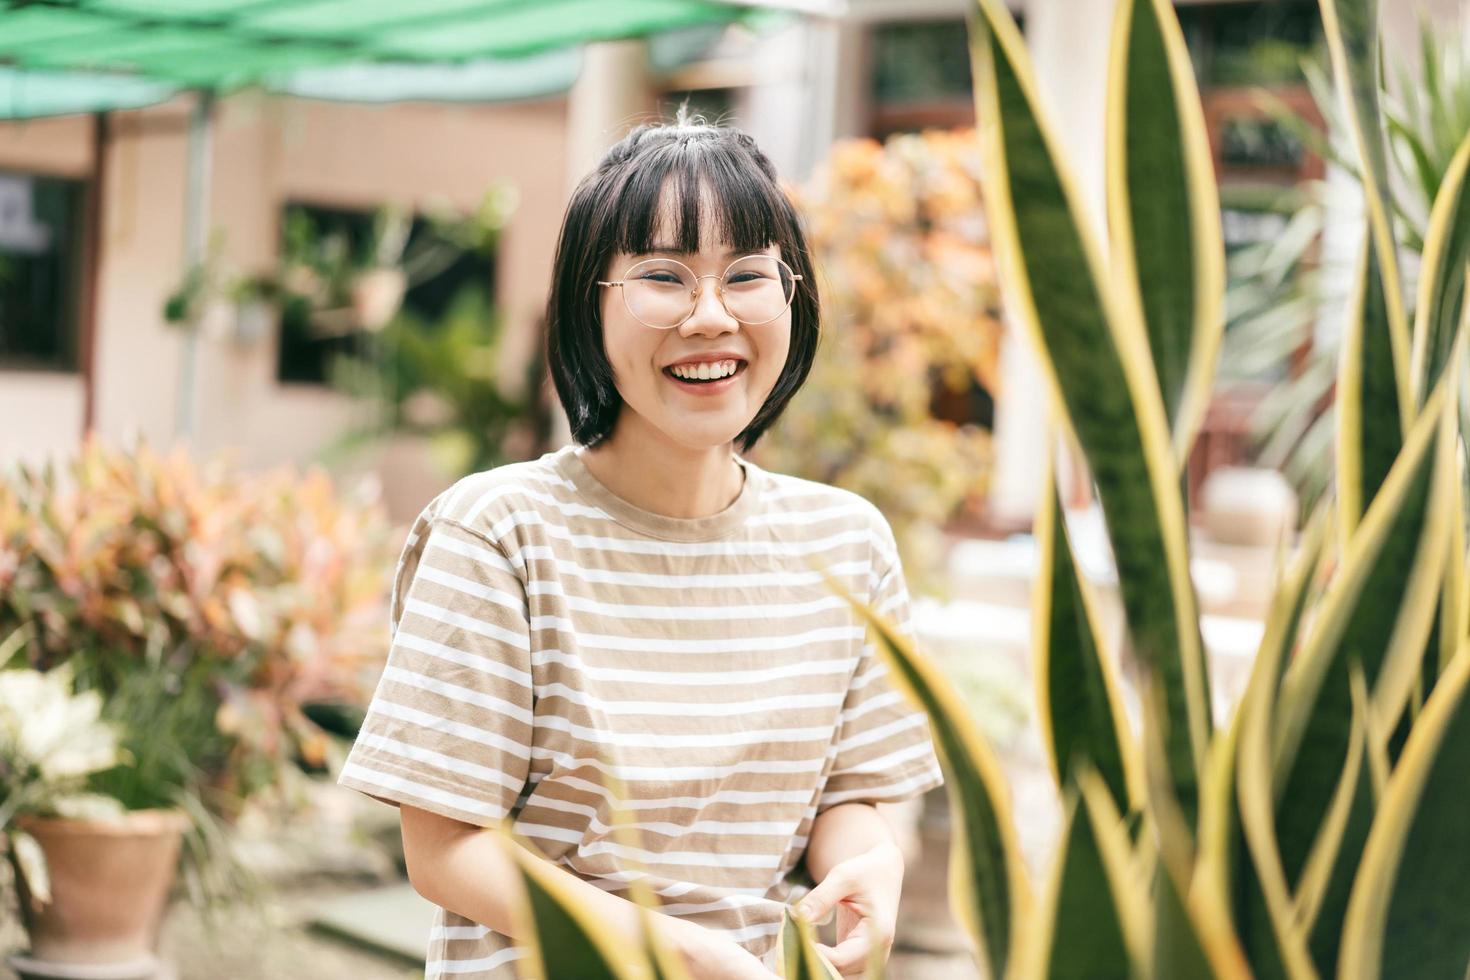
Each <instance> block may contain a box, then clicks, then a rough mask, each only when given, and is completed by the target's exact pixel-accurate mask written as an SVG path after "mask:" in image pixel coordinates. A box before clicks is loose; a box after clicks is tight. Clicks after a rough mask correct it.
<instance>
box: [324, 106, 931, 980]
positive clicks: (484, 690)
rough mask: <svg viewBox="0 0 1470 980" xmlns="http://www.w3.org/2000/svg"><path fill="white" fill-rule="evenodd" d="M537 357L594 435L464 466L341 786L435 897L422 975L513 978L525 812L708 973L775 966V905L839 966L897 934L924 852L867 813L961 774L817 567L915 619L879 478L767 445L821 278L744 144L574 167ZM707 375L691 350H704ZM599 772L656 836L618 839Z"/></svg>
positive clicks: (661, 137)
mask: <svg viewBox="0 0 1470 980" xmlns="http://www.w3.org/2000/svg"><path fill="white" fill-rule="evenodd" d="M548 323H549V335H548V341H547V361H548V364H549V365H550V368H551V371H552V377H553V379H554V381H555V384H556V390H557V393H558V395H559V396H560V398H561V402H562V405H563V406H564V407H565V409H566V412H567V417H568V418H569V420H570V423H571V428H572V435H573V438H574V440H575V444H573V445H570V446H566V447H564V448H562V449H559V450H556V451H554V452H549V453H547V454H545V455H543V456H542V457H540V458H539V459H536V460H532V461H527V462H522V463H515V464H511V465H506V466H500V467H496V468H494V469H491V470H487V471H484V472H480V473H475V474H471V475H470V476H467V477H464V478H463V479H461V480H459V481H458V482H457V483H455V484H454V485H453V486H452V487H450V488H449V489H447V490H445V491H444V492H443V493H441V494H440V495H439V496H438V497H436V498H435V499H434V500H433V501H432V502H431V503H429V505H428V506H427V507H425V509H424V511H423V513H422V514H420V515H419V517H418V519H417V521H416V522H415V523H414V526H413V528H412V531H411V533H410V535H409V538H408V542H407V544H406V545H405V546H404V549H403V553H402V557H401V558H400V560H399V563H398V569H397V573H396V584H395V587H394V593H393V603H392V612H391V619H392V623H393V628H394V634H393V642H392V646H391V651H390V653H389V656H388V663H387V666H386V668H385V669H384V671H383V676H382V680H381V681H380V683H379V685H378V688H377V692H376V694H375V695H374V697H373V700H372V703H371V705H370V706H369V710H368V713H367V718H366V721H365V722H364V724H363V727H362V732H361V734H360V735H359V736H358V738H357V741H356V743H355V745H354V746H353V749H352V752H351V754H350V756H349V758H348V760H347V763H346V765H345V767H344V769H343V772H342V776H341V782H342V784H343V785H345V786H349V787H352V788H354V789H357V790H361V791H362V792H364V793H367V794H369V795H371V796H374V797H377V798H379V799H382V800H385V801H387V802H390V803H393V804H396V805H398V806H399V807H400V809H401V818H402V827H403V841H404V851H405V856H406V859H407V863H408V870H409V877H410V879H411V880H412V882H413V885H414V887H415V888H416V889H417V890H418V891H419V892H420V893H421V894H422V895H424V896H425V897H426V898H428V899H429V900H430V901H432V902H434V903H435V904H436V905H437V906H438V907H439V912H438V915H437V919H436V923H435V926H434V930H433V934H432V936H431V938H430V942H429V953H428V970H427V976H429V977H454V978H462V977H473V978H481V977H497V978H498V977H514V976H516V963H515V961H516V960H517V959H518V958H519V957H520V956H521V955H522V954H523V952H524V950H523V949H522V948H521V947H519V946H517V945H516V944H515V938H514V930H515V925H514V923H513V920H512V917H511V911H510V905H509V904H508V901H509V897H510V896H511V895H512V894H513V892H512V886H511V883H512V881H513V879H514V878H515V875H516V871H515V869H514V867H513V866H511V865H510V864H509V863H508V861H507V860H506V859H505V858H504V856H503V855H501V854H500V853H499V852H498V851H497V849H496V847H495V842H494V841H492V840H490V839H488V837H487V836H486V835H484V834H481V833H478V832H477V831H478V830H479V829H480V828H483V827H486V826H490V825H493V824H497V823H499V822H501V821H502V820H506V821H509V822H511V824H512V825H513V828H514V830H515V831H516V832H517V833H518V834H520V835H522V836H524V837H525V838H527V839H528V840H530V841H532V842H533V843H534V844H535V845H536V847H537V849H538V850H539V851H540V852H541V855H542V856H544V857H545V858H546V859H547V860H549V861H550V862H551V863H552V864H553V865H554V866H555V867H556V868H557V869H560V870H561V871H563V872H565V873H566V875H567V882H568V885H569V887H572V888H573V889H574V890H575V891H576V892H577V894H579V895H580V896H581V898H582V900H583V901H584V902H585V903H586V905H587V906H588V907H589V908H592V909H593V910H594V911H595V913H596V915H597V916H598V917H599V918H601V919H602V920H603V921H606V922H608V923H611V924H612V925H613V926H614V927H615V928H617V929H620V930H621V931H623V932H624V933H625V934H627V935H629V936H635V935H637V931H638V925H637V921H638V920H637V918H636V915H637V910H636V907H635V906H634V905H633V904H632V903H631V901H630V900H629V899H627V898H626V897H624V896H625V892H626V889H627V883H628V882H629V881H630V880H631V879H633V878H638V877H641V878H642V879H643V880H644V881H645V882H646V883H647V884H648V885H649V886H650V888H651V890H652V891H653V893H654V894H655V895H656V896H657V898H658V901H659V902H660V905H661V907H660V911H661V912H663V913H665V915H661V916H658V917H657V919H656V921H657V922H658V923H659V928H660V929H662V930H663V931H664V934H665V935H666V936H667V937H668V939H669V941H670V942H671V943H672V944H673V945H674V947H675V948H677V949H678V950H679V951H680V952H681V953H682V954H683V957H684V959H685V961H686V962H687V963H688V965H689V968H690V970H691V972H692V973H693V975H694V976H696V977H700V978H706V977H710V978H713V977H721V978H758V977H770V976H772V972H771V970H770V967H771V966H772V965H773V956H772V954H773V952H774V948H775V944H776V938H777V931H778V929H779V927H780V924H781V921H782V905H783V903H786V902H788V901H792V900H794V899H796V898H799V897H801V896H802V895H804V894H805V892H806V891H807V890H808V888H809V887H810V886H811V885H812V884H813V883H815V887H814V888H810V894H805V900H804V901H803V903H802V904H803V906H808V907H809V909H810V912H811V913H812V917H813V919H814V920H816V921H823V920H824V919H825V917H826V914H827V913H828V912H829V911H831V910H832V909H834V908H835V909H836V910H837V940H838V941H837V945H836V946H835V947H833V948H828V949H827V950H826V952H828V954H829V956H830V958H831V959H832V961H833V963H834V965H836V966H837V967H838V969H839V970H842V971H843V972H844V973H848V974H852V975H857V974H858V973H860V972H861V969H862V965H863V961H864V958H865V956H866V954H867V952H868V950H869V948H870V945H871V944H877V945H879V946H881V947H882V948H883V950H884V953H885V954H886V952H887V950H888V947H889V946H890V945H891V943H892V940H893V930H894V919H895V916H896V913H897V904H898V896H899V887H900V884H901V882H902V879H903V870H904V869H903V857H902V853H901V851H900V849H899V847H898V845H897V843H896V841H895V839H894V836H893V833H892V831H891V830H890V829H889V826H888V825H887V823H886V822H885V819H884V817H883V815H882V814H880V813H879V812H878V811H877V810H876V808H875V806H874V804H875V803H878V802H884V801H898V800H904V799H909V798H912V797H915V796H918V795H919V794H921V793H923V792H925V791H927V790H929V789H932V788H934V787H936V786H938V785H940V784H941V783H942V781H943V779H942V776H941V774H940V769H939V765H938V761H937V759H936V757H935V754H934V749H933V745H932V743H931V741H930V732H929V728H928V723H927V719H926V718H925V716H924V715H923V714H921V713H919V712H917V711H915V710H914V709H912V708H911V707H910V706H909V705H908V703H907V702H906V700H905V699H904V697H903V696H902V695H901V694H900V692H899V690H898V689H897V687H896V686H895V685H894V682H893V680H892V677H891V676H890V675H889V674H888V672H887V669H886V667H885V665H884V664H883V662H882V660H881V659H880V658H879V657H878V655H877V653H876V651H875V649H874V648H873V646H872V644H871V643H869V642H867V638H868V632H867V630H866V629H865V628H864V624H863V622H862V621H861V620H860V619H858V618H857V617H856V616H855V615H854V613H853V612H852V610H851V608H850V607H849V606H848V605H847V604H846V601H845V600H844V599H842V598H841V597H839V596H837V595H834V594H833V593H832V592H831V590H830V589H829V588H828V587H827V586H826V584H825V583H824V582H823V581H822V580H821V578H820V577H819V576H818V575H816V574H814V573H813V572H812V571H811V569H810V568H809V567H808V565H807V559H812V560H814V561H817V562H820V563H821V564H822V565H823V566H824V567H825V568H827V569H828V570H829V572H830V573H831V574H833V575H834V576H836V577H838V578H839V579H840V580H842V581H843V582H844V583H845V585H846V586H847V588H848V589H849V590H851V591H852V592H853V593H854V594H855V595H858V596H860V597H862V598H863V599H864V600H866V601H868V602H869V603H870V604H872V605H873V606H875V607H876V608H877V609H878V610H879V611H881V612H883V613H884V614H886V615H888V616H890V617H892V618H893V619H894V620H895V621H896V622H898V624H899V625H900V627H901V628H902V629H903V630H904V631H905V632H906V633H909V634H910V635H912V634H911V627H910V625H909V619H908V616H909V607H908V594H907V591H906V587H905V583H904V577H903V570H902V568H901V567H900V564H899V560H898V556H897V548H896V546H895V543H894V538H893V533H892V530H891V529H890V527H889V525H888V522H887V521H886V520H885V519H884V517H883V515H882V514H881V513H880V512H879V511H878V510H877V508H875V507H874V506H873V505H872V504H871V503H869V502H868V501H867V500H865V499H863V498H862V497H860V496H858V495H856V494H853V493H851V492H848V491H846V490H841V489H837V488H834V487H830V486H826V485H824V484H821V483H816V482H812V481H808V480H802V479H797V478H795V477H792V476H787V475H783V474H779V473H774V472H768V471H766V470H763V469H762V468H761V467H759V466H757V465H755V464H754V463H752V462H751V461H749V460H747V459H745V458H744V457H743V456H742V455H740V453H739V452H737V451H736V448H735V447H736V446H737V445H738V447H739V449H740V450H741V451H746V450H749V449H750V447H751V446H753V445H754V444H755V443H756V441H757V440H758V439H759V438H760V436H761V434H762V433H763V432H764V431H765V430H766V429H767V428H769V427H770V426H771V424H772V423H774V422H775V421H776V419H777V418H778V417H779V416H780V415H781V412H782V410H783V409H784V408H785V406H786V404H787V403H788V402H789V401H790V399H791V397H792V395H793V394H794V393H795V392H796V390H797V389H798V388H799V387H800V386H801V384H802V381H803V380H804V379H805V378H806V376H807V373H808V371H809V369H810V367H811V364H812V359H813V357H814V356H815V353H816V349H817V338H818V297H817V291H816V280H815V276H814V273H813V269H812V265H811V257H810V255H809V253H808V250H807V246H806V241H805V237H804V235H803V232H802V228H801V222H800V220H799V219H798V217H797V215H796V213H795V212H794V211H793V209H792V207H791V205H790V204H789V202H788V201H787V199H786V197H785V196H784V194H783V193H782V191H781V189H780V188H779V186H778V184H777V179H776V173H775V169H774V168H773V167H772V165H771V163H770V161H769V160H768V159H767V158H766V157H765V156H764V155H763V154H762V153H761V152H760V150H759V149H757V147H756V145H755V143H754V142H753V141H752V140H751V139H750V138H749V137H748V136H745V135H744V134H742V133H740V132H738V131H736V130H733V129H729V128H725V127H717V126H708V125H703V124H696V123H693V122H689V121H687V120H685V119H684V118H683V116H682V114H681V116H680V118H679V119H678V120H677V121H676V122H675V123H674V124H671V125H662V124H659V125H642V126H639V127H638V128H636V129H634V130H633V131H632V132H631V133H629V134H628V136H627V137H626V138H624V139H623V140H622V141H621V142H620V143H618V144H617V145H616V146H614V147H613V148H612V149H611V150H609V151H608V153H607V155H606V156H605V157H604V158H603V160H602V161H601V162H600V163H599V164H598V166H597V168H596V169H595V170H594V171H593V172H592V173H590V174H589V175H588V176H587V177H586V178H584V179H583V180H582V182H581V183H580V184H579V185H578V187H577V189H576V191H575V192H574V193H573V196H572V200H571V202H570V204H569V206H568V208H567V212H566V216H565V219H564V221H563V224H562V230H561V237H560V241H559V243H558V247H557V254H556V265H555V270H554V278H553V285H552V292H551V296H550V300H549V304H548ZM695 365H697V367H695ZM609 772H611V773H612V774H615V775H616V776H617V777H618V778H619V779H620V780H621V781H622V784H623V785H624V787H625V791H626V793H627V797H628V799H627V802H626V806H627V808H628V813H629V816H630V817H631V819H632V820H633V822H634V824H635V826H636V828H637V830H638V833H639V835H640V844H639V846H637V847H626V846H622V845H620V844H619V843H617V842H615V841H614V840H613V835H612V823H613V819H612V813H611V806H612V798H613V795H612V792H611V790H610V789H609V788H607V786H605V785H604V781H605V780H604V777H605V775H606V774H608V773H609Z"/></svg>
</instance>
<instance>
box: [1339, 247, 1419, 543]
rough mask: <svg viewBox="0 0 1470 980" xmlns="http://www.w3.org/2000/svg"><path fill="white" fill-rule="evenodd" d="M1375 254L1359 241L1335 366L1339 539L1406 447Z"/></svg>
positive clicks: (1404, 414) (1405, 413)
mask: <svg viewBox="0 0 1470 980" xmlns="http://www.w3.org/2000/svg"><path fill="white" fill-rule="evenodd" d="M1381 271H1382V270H1381V269H1380V267H1379V265H1378V261H1377V252H1376V251H1375V250H1374V249H1373V247H1372V245H1371V242H1370V241H1369V240H1367V239H1365V240H1364V241H1363V244H1362V247H1361V249H1360V250H1359V253H1358V266H1357V272H1356V274H1355V277H1354V279H1353V292H1352V296H1351V298H1350V300H1349V303H1348V317H1347V323H1346V324H1344V326H1343V333H1342V349H1341V351H1340V353H1339V358H1338V367H1337V393H1336V398H1335V402H1334V404H1335V407H1336V410H1337V434H1336V435H1337V501H1338V511H1339V515H1340V519H1341V522H1342V536H1343V540H1344V541H1346V540H1347V539H1349V538H1351V537H1352V534H1353V532H1354V530H1355V529H1356V528H1357V526H1358V522H1359V521H1360V520H1362V517H1363V511H1364V510H1365V509H1366V508H1367V506H1368V504H1369V503H1370V502H1371V501H1372V500H1373V498H1374V496H1375V495H1376V494H1377V493H1378V490H1379V488H1380V487H1381V486H1382V485H1383V481H1384V478H1385V477H1387V476H1388V471H1389V469H1390V468H1392V466H1393V462H1394V460H1395V459H1396V458H1397V457H1398V453H1399V450H1400V449H1401V448H1403V443H1404V420H1405V419H1406V418H1408V417H1409V416H1411V415H1412V411H1411V410H1410V408H1409V406H1408V405H1407V404H1406V403H1405V402H1404V401H1403V400H1402V399H1401V397H1400V393H1401V386H1400V384H1399V378H1398V371H1397V370H1396V369H1395V366H1394V358H1393V352H1392V344H1391V343H1390V339H1389V336H1390V329H1389V316H1388V307H1387V306H1386V302H1387V300H1386V297H1385V296H1384V292H1383V278H1382V275H1381Z"/></svg>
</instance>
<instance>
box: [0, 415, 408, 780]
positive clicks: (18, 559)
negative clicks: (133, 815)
mask: <svg viewBox="0 0 1470 980" xmlns="http://www.w3.org/2000/svg"><path fill="white" fill-rule="evenodd" d="M390 532H391V528H390V526H389V524H388V520H387V516H386V513H385V512H384V510H383V508H382V506H381V504H379V503H378V502H377V501H376V500H374V499H360V500H358V499H344V498H343V497H342V496H341V495H340V494H339V493H338V491H337V490H336V489H335V488H334V487H333V485H332V482H331V479H330V478H329V476H328V475H327V474H326V473H325V472H323V471H322V470H320V469H319V468H313V469H311V470H310V471H309V472H307V473H306V474H305V475H298V474H296V473H295V472H293V471H292V470H290V469H288V468H281V469H278V470H275V471H271V472H267V473H262V474H251V475H245V474H241V473H238V472H234V471H233V470H232V469H231V468H230V466H229V465H228V464H227V462H226V460H225V458H223V457H216V458H214V459H211V460H208V461H206V462H204V463H202V464H196V463H195V462H194V461H193V460H192V459H191V458H190V457H189V456H188V455H187V454H186V453H185V452H184V451H183V450H176V451H174V452H173V453H172V454H170V455H168V456H162V455H159V454H157V453H155V452H154V451H153V450H152V449H151V448H149V447H148V446H147V444H146V443H145V442H143V441H141V440H140V441H139V443H138V446H137V448H136V449H134V450H132V451H124V450H120V449H116V448H111V447H108V446H106V445H104V444H103V443H102V442H101V441H100V440H98V439H97V438H95V437H89V438H88V439H87V440H86V441H85V442H84V444H83V446H82V447H81V450H80V452H79V453H78V454H77V455H76V456H75V457H74V458H73V459H72V460H70V461H68V463H67V464H66V465H65V466H64V467H63V469H62V472H60V473H58V472H56V471H55V470H54V469H53V468H51V467H48V468H47V469H46V470H45V471H43V472H37V471H34V470H31V469H27V468H25V467H17V468H16V469H15V471H14V472H13V473H11V474H8V475H6V476H5V477H4V478H3V479H0V636H5V635H9V634H10V633H11V631H12V630H14V629H16V628H17V627H27V628H29V630H30V632H31V638H30V640H31V641H30V642H29V643H28V644H27V645H26V647H25V648H24V649H25V650H26V651H27V657H28V659H29V660H30V662H31V666H33V667H37V668H39V669H43V670H44V669H47V668H50V667H52V666H55V665H57V664H60V663H62V662H65V663H68V664H71V665H72V666H73V667H74V668H75V670H76V672H77V676H78V678H79V683H84V684H89V685H91V686H95V687H97V688H99V689H101V690H102V692H103V693H104V695H105V696H109V697H110V696H112V695H114V694H117V693H118V692H119V691H128V692H130V693H129V697H132V698H134V700H135V701H137V700H138V697H139V695H140V693H142V694H147V693H153V694H159V695H160V696H167V697H168V698H170V699H172V700H176V701H189V700H190V699H193V702H195V703H197V704H199V705H200V706H201V709H202V711H203V712H204V713H205V716H206V719H207V720H209V721H212V726H210V727H211V729H212V730H210V731H207V732H199V731H194V732H193V733H192V734H189V733H188V732H187V731H186V730H185V729H176V730H174V731H173V732H171V733H170V734H169V735H168V736H166V737H170V738H175V739H180V740H182V741H183V743H184V744H180V745H178V746H177V748H178V749H179V750H180V751H181V752H182V754H183V755H185V756H187V757H188V760H189V761H190V763H191V764H192V766H193V768H195V769H196V770H197V771H198V773H199V774H200V775H201V776H202V777H203V778H204V780H205V781H206V782H207V783H208V784H209V785H210V786H211V787H212V788H214V789H217V790H220V791H223V792H224V793H225V794H226V795H227V796H228V795H233V796H234V797H236V798H240V797H243V796H245V795H247V794H248V793H249V792H251V791H252V790H254V789H257V788H261V787H262V786H264V785H268V784H269V783H270V782H271V774H272V771H273V767H275V766H277V765H280V764H282V763H285V762H288V761H290V760H291V759H292V758H293V757H296V756H299V757H301V758H302V759H303V760H304V761H306V762H308V763H310V764H314V765H319V764H321V763H322V762H323V761H324V759H325V747H326V739H325V736H324V734H323V733H322V732H321V730H320V729H319V728H318V727H317V726H316V725H314V724H312V722H311V721H310V720H309V719H308V718H307V717H306V716H305V714H304V713H303V711H302V706H303V705H304V704H306V703H308V702H311V701H317V700H339V699H340V700H347V701H351V702H357V703H361V702H363V701H365V700H366V697H365V693H366V692H365V691H364V690H363V687H362V684H363V677H362V676H361V675H362V674H363V670H364V669H366V670H367V671H368V672H369V673H370V667H371V665H372V664H374V663H376V662H381V659H382V657H383V656H384V655H385V653H386V643H387V637H386V630H385V629H384V623H385V620H386V614H387V605H386V604H387V588H388V585H387V583H388V580H389V578H390V573H391V570H392V563H393V560H394V557H395V555H394V551H393V547H394V546H393V543H392V541H391V540H390V537H389V536H390ZM360 668H363V669H360ZM144 702H147V699H146V698H144V699H143V700H142V701H141V702H139V703H144ZM146 736H147V733H146V732H142V733H139V732H135V733H134V736H133V738H132V741H135V742H136V741H137V740H138V739H139V738H144V739H146ZM135 754H137V753H136V752H135Z"/></svg>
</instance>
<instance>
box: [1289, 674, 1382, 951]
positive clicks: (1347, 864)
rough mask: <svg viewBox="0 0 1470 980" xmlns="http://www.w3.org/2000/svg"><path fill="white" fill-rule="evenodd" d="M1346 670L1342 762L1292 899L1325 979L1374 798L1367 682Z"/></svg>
mask: <svg viewBox="0 0 1470 980" xmlns="http://www.w3.org/2000/svg"><path fill="white" fill-rule="evenodd" d="M1351 674H1352V684H1351V687H1352V691H1353V699H1352V700H1353V727H1352V729H1351V731H1350V733H1349V736H1348V737H1349V739H1350V741H1349V744H1348V755H1347V761H1346V762H1345V763H1344V765H1343V768H1342V773H1341V775H1340V777H1339V779H1338V783H1337V791H1336V792H1335V793H1334V794H1333V797H1332V802H1331V803H1330V804H1329V805H1328V807H1327V812H1326V813H1325V814H1324V816H1323V819H1322V827H1321V829H1320V830H1319V831H1318V834H1317V839H1316V840H1315V841H1314V842H1313V844H1312V849H1311V851H1310V852H1309V853H1308V855H1307V861H1306V864H1305V865H1304V867H1303V869H1302V876H1301V882H1300V883H1299V884H1298V886H1297V890H1296V896H1295V901H1294V903H1293V907H1294V909H1295V913H1294V919H1295V920H1296V921H1298V922H1301V923H1302V924H1304V925H1305V926H1306V927H1307V928H1308V930H1309V935H1310V939H1309V944H1310V949H1311V953H1312V961H1313V962H1314V963H1315V964H1316V967H1317V972H1318V973H1319V974H1320V975H1322V976H1325V977H1330V976H1333V975H1334V974H1335V973H1336V972H1337V955H1338V942H1339V940H1340V939H1341V930H1342V913H1343V910H1344V909H1345V908H1346V907H1347V896H1348V891H1349V889H1350V888H1351V886H1352V879H1353V874H1354V873H1355V872H1356V870H1357V865H1358V860H1359V858H1360V857H1361V856H1362V853H1363V842H1364V841H1365V840H1367V839H1368V827H1369V826H1370V825H1371V824H1372V822H1373V810H1374V807H1375V805H1376V800H1377V796H1376V794H1375V793H1374V791H1373V785H1372V780H1371V779H1370V769H1371V767H1370V763H1369V755H1370V743H1371V741H1372V739H1373V737H1374V736H1373V734H1372V724H1371V711H1370V709H1369V707H1368V700H1367V697H1368V696H1367V682H1366V681H1365V680H1364V679H1363V671H1362V668H1361V667H1360V666H1358V665H1357V664H1353V665H1352V668H1351Z"/></svg>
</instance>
